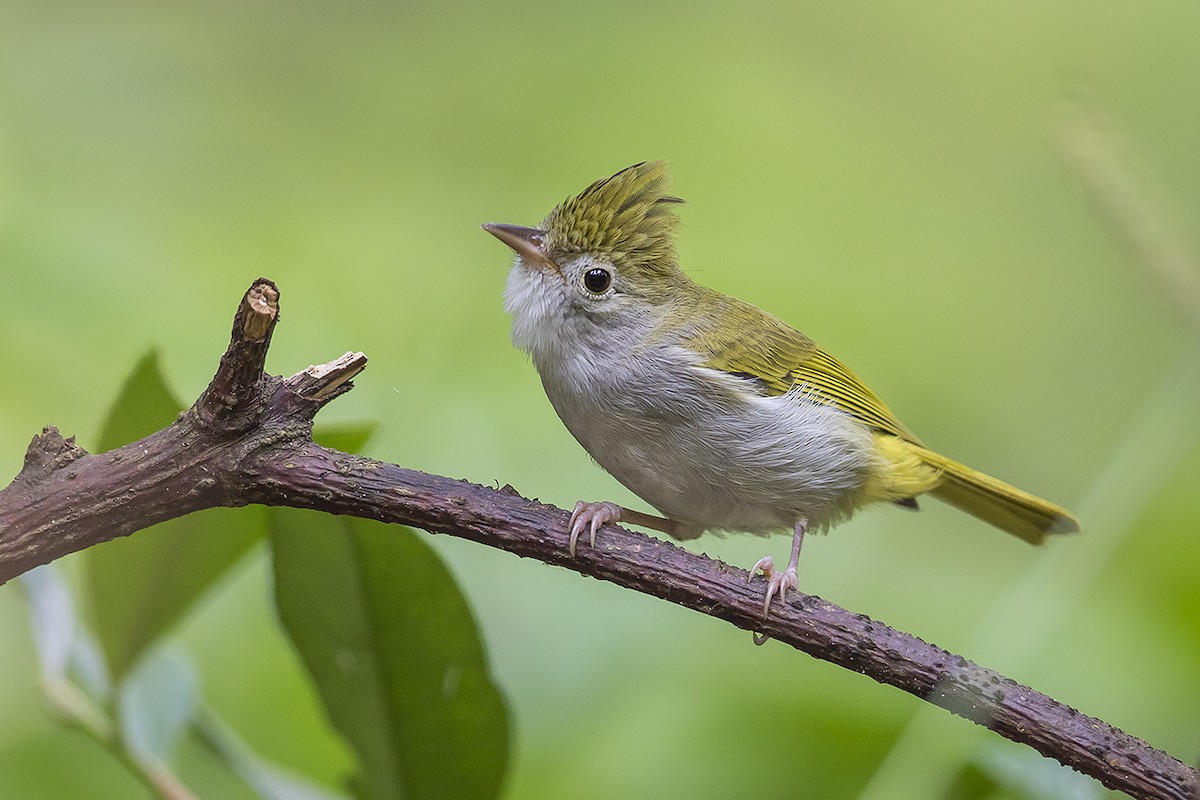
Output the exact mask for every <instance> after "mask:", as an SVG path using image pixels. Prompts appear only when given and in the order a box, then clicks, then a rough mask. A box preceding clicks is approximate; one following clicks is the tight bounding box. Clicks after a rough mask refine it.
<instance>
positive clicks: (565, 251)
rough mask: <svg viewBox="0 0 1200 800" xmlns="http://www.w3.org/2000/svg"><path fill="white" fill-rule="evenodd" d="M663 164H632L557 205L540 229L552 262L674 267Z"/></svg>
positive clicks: (670, 201)
mask: <svg viewBox="0 0 1200 800" xmlns="http://www.w3.org/2000/svg"><path fill="white" fill-rule="evenodd" d="M666 187H667V165H666V163H665V162H663V161H646V162H643V163H641V164H634V165H633V166H632V167H626V168H625V169H623V170H621V171H620V172H618V173H617V174H616V175H613V176H612V177H610V178H603V179H601V180H598V181H596V182H595V183H593V184H592V185H591V186H589V187H587V188H586V189H584V190H583V191H582V192H580V193H579V194H577V195H575V196H574V197H570V198H567V199H566V200H564V201H563V202H562V203H560V204H559V205H558V206H557V207H556V208H555V209H554V210H553V211H551V212H550V214H549V216H547V217H546V220H545V222H544V223H542V228H543V229H544V230H545V231H546V232H547V234H548V238H549V243H548V244H549V249H550V251H551V252H552V253H553V254H554V255H555V256H556V257H562V256H570V255H573V254H577V253H597V254H600V255H603V256H607V257H609V258H611V259H613V260H614V261H615V262H626V263H634V264H639V265H645V266H661V267H665V268H669V267H673V266H675V226H676V225H677V224H678V222H679V218H678V217H676V216H675V210H674V206H675V205H677V204H679V203H682V202H683V201H682V200H680V199H679V198H678V197H672V196H671V195H669V194H667V193H666V192H665V189H666Z"/></svg>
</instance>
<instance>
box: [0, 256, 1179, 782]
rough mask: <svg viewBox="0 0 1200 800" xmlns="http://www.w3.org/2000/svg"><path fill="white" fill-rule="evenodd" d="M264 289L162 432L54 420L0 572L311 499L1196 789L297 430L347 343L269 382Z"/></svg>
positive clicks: (997, 697) (748, 603) (514, 496)
mask: <svg viewBox="0 0 1200 800" xmlns="http://www.w3.org/2000/svg"><path fill="white" fill-rule="evenodd" d="M278 312H279V291H278V289H277V288H276V286H275V284H273V283H272V282H271V281H269V280H266V279H262V278H260V279H259V280H257V281H255V283H254V284H253V285H252V286H251V287H250V289H249V290H248V291H247V292H246V295H245V296H244V297H243V298H242V302H241V303H240V304H239V306H238V309H237V312H236V315H235V318H234V326H233V335H232V338H231V341H230V345H229V348H228V350H227V351H226V352H225V354H224V356H223V357H222V358H221V362H220V365H219V367H218V369H217V372H216V375H215V376H214V377H213V380H212V383H211V384H210V385H209V387H208V389H206V390H205V392H204V393H203V394H202V395H201V396H200V398H199V399H198V400H197V401H196V403H195V405H193V406H192V408H191V409H189V410H188V411H186V412H184V413H183V414H181V415H180V417H179V419H178V420H177V421H176V422H175V423H174V424H173V425H171V426H170V427H168V428H165V429H163V430H161V431H159V432H157V433H154V434H152V435H150V436H148V437H146V438H144V439H141V440H139V441H137V442H134V443H132V444H129V445H126V446H125V447H122V448H120V449H118V450H114V451H111V452H108V453H102V454H98V455H90V454H88V453H86V452H85V451H84V450H83V449H81V448H80V447H78V446H76V445H75V443H74V441H73V439H64V438H63V437H62V436H61V435H60V434H59V432H58V431H57V430H56V429H54V428H47V429H45V430H44V431H43V432H42V433H41V434H40V435H38V436H36V437H34V439H33V441H32V442H31V443H30V446H29V449H28V452H27V453H26V456H25V465H24V468H23V469H22V470H21V472H20V474H19V475H17V477H16V479H15V480H14V481H13V482H12V483H11V484H10V485H9V486H7V487H5V488H4V489H0V584H2V583H4V582H6V581H7V580H9V579H10V578H13V577H15V576H17V575H20V574H21V573H23V572H25V571H26V570H28V569H31V568H33V567H35V566H37V565H39V564H44V563H47V562H49V561H52V560H54V559H56V558H59V557H61V556H64V555H67V554H68V553H73V552H76V551H78V550H82V549H84V548H87V547H90V546H92V545H95V544H99V543H101V542H104V541H107V540H109V539H113V538H116V537H117V536H124V535H128V534H130V533H133V532H134V531H137V530H140V529H142V528H146V527H149V526H150V525H153V524H155V523H157V522H162V521H163V520H166V519H171V518H174V517H179V516H183V515H184V514H188V513H191V512H193V511H198V510H200V509H204V508H210V507H213V506H243V505H247V504H250V503H262V504H265V505H277V506H293V507H298V508H311V509H314V510H318V511H325V512H328V513H332V514H350V515H354V516H360V517H369V518H371V519H377V520H381V521H383V522H395V523H403V524H406V525H413V526H416V527H419V528H424V529H425V530H427V531H430V532H432V533H446V534H450V535H452V536H459V537H462V538H465V539H470V540H472V541H476V542H480V543H481V544H486V545H489V546H491V547H498V548H500V549H503V550H507V551H509V552H512V553H516V554H517V555H520V556H525V557H528V558H534V559H537V560H539V561H542V562H545V563H547V564H555V565H558V566H561V567H566V568H567V569H571V570H575V571H576V572H579V573H581V574H583V575H590V576H592V577H594V578H599V579H601V580H606V581H610V582H612V583H615V584H617V585H619V586H623V587H626V588H629V589H633V590H635V591H639V592H643V593H645V594H649V595H653V596H655V597H660V598H662V599H664V600H667V601H669V602H672V603H677V604H679V605H682V606H686V607H688V608H692V609H695V610H697V611H700V612H702V613H704V614H708V615H710V616H713V617H717V618H719V619H723V620H726V621H728V622H730V623H732V624H734V625H736V626H738V627H740V628H744V629H746V630H750V631H759V632H762V633H766V634H768V635H770V637H771V638H773V639H776V640H778V641H781V642H786V643H788V644H790V645H791V646H793V647H795V648H796V649H798V650H801V651H803V652H805V653H808V654H809V655H812V656H814V657H816V658H821V659H824V660H826V661H830V662H832V663H834V664H838V665H840V666H843V667H845V668H847V669H851V670H854V671H856V672H861V673H863V674H864V675H867V676H869V677H871V678H873V679H874V680H876V681H878V682H880V683H884V684H888V685H891V686H895V687H897V688H899V689H903V690H904V691H906V692H909V693H911V694H913V695H916V696H917V697H920V698H922V699H925V700H927V701H929V702H931V703H934V704H935V705H938V706H941V707H942V708H945V709H947V710H948V711H951V712H952V713H954V714H958V715H959V716H962V717H965V718H966V719H969V720H971V721H973V722H976V723H978V724H980V725H984V726H985V727H988V728H990V729H992V730H994V731H995V732H997V733H999V734H1000V735H1001V736H1004V737H1005V738H1008V739H1011V740H1013V741H1016V742H1022V743H1024V744H1028V745H1029V746H1031V747H1033V748H1034V749H1035V750H1037V751H1038V752H1040V753H1042V754H1043V755H1046V756H1049V757H1051V758H1054V759H1057V760H1058V761H1060V762H1061V763H1063V764H1066V765H1068V766H1070V767H1073V768H1075V769H1076V770H1079V771H1080V772H1082V773H1084V774H1087V775H1090V776H1092V777H1094V778H1096V779H1097V780H1099V781H1100V782H1101V783H1103V784H1104V785H1105V786H1108V787H1109V788H1112V789H1117V790H1120V791H1123V792H1126V793H1128V794H1130V795H1132V796H1133V797H1137V798H1156V799H1158V798H1161V799H1162V800H1195V799H1196V798H1200V778H1198V777H1197V772H1196V770H1194V769H1192V768H1191V767H1189V766H1187V765H1185V764H1183V763H1182V762H1180V761H1178V760H1177V759H1175V758H1173V757H1172V756H1170V755H1169V754H1167V753H1165V752H1163V751H1161V750H1157V749H1155V748H1153V747H1151V746H1150V745H1149V744H1147V743H1146V742H1144V741H1142V740H1140V739H1137V738H1135V737H1133V736H1130V735H1129V734H1127V733H1125V732H1123V731H1121V730H1119V729H1117V728H1114V727H1113V726H1111V725H1109V724H1107V723H1106V722H1104V721H1102V720H1099V719H1096V718H1094V717H1089V716H1087V715H1084V714H1082V713H1080V712H1078V711H1076V710H1075V709H1073V708H1070V707H1068V706H1065V705H1063V704H1061V703H1059V702H1057V701H1055V700H1053V699H1052V698H1050V697H1047V696H1046V695H1043V694H1041V693H1039V692H1036V691H1034V690H1033V689H1031V688H1029V687H1027V686H1023V685H1021V684H1018V683H1017V682H1016V681H1013V680H1012V679H1010V678H1006V677H1004V676H1003V675H1000V674H999V673H996V672H993V671H992V670H989V669H986V668H984V667H981V666H979V665H977V664H974V663H972V662H970V661H968V660H966V659H965V658H962V657H961V656H956V655H954V654H952V653H949V652H947V651H945V650H942V649H941V648H938V647H936V646H934V645H931V644H928V643H926V642H923V641H921V640H920V639H917V638H916V637H914V636H911V635H909V634H907V633H903V632H901V631H897V630H895V629H893V628H890V627H888V626H887V625H884V624H882V623H880V622H877V621H875V620H872V619H871V618H869V617H867V616H865V615H862V614H854V613H851V612H850V611H847V610H845V609H843V608H839V607H838V606H836V605H833V604H832V603H829V602H827V601H825V600H822V599H821V598H819V597H816V596H812V595H804V594H799V593H797V594H792V595H789V600H788V602H786V603H783V604H781V605H779V606H776V607H773V608H772V612H771V615H770V617H769V618H768V619H766V620H763V619H762V618H761V617H760V612H761V608H762V592H763V587H762V584H761V581H757V580H756V581H754V582H752V583H751V584H749V585H747V582H746V578H747V574H746V572H745V571H744V570H741V569H736V568H733V567H729V566H727V565H725V564H723V563H721V562H719V561H714V560H712V559H709V558H708V557H706V556H703V555H696V554H693V553H690V552H688V551H686V550H683V549H681V548H679V547H676V546H674V545H672V544H670V543H669V542H665V541H661V540H658V539H653V538H651V537H648V536H645V535H643V534H640V533H636V532H633V531H628V530H625V529H623V528H620V527H617V526H615V525H607V526H605V527H604V528H603V529H602V530H601V532H600V536H599V537H598V539H597V547H596V548H595V549H592V548H589V547H582V548H580V549H579V550H578V552H577V553H576V555H575V557H571V556H569V555H568V553H567V547H566V530H567V519H568V514H567V512H566V511H564V510H562V509H560V508H556V507H553V506H548V505H544V504H542V503H539V502H537V501H536V500H528V499H525V498H524V497H521V496H520V495H519V494H518V493H517V492H516V490H514V489H513V488H512V487H511V486H505V487H503V488H502V489H498V490H497V489H490V488H486V487H483V486H478V485H475V484H471V483H467V482H465V481H458V480H453V479H450V478H444V477H440V476H437V475H429V474H426V473H422V472H416V471H413V470H408V469H404V468H403V467H400V466H397V465H395V464H388V463H385V462H381V461H375V460H373V459H369V458H363V457H360V456H354V455H350V454H347V453H342V452H339V451H337V450H330V449H328V448H325V447H321V446H320V445H317V444H315V443H314V442H313V441H312V438H311V434H312V421H313V417H314V416H315V415H316V413H317V412H318V411H319V410H320V409H321V407H322V406H324V405H325V404H326V403H328V402H329V401H330V400H332V399H334V398H335V397H337V396H338V395H340V394H342V393H344V392H346V391H349V390H350V389H351V388H352V385H353V384H352V383H351V382H350V379H351V378H353V377H354V376H355V375H356V374H357V373H358V372H360V371H361V370H362V369H363V368H364V367H365V365H366V357H365V356H363V355H362V354H361V353H348V354H346V355H345V356H343V357H342V358H340V359H337V360H335V361H333V362H330V363H329V364H325V365H322V366H318V367H310V368H309V369H307V370H305V371H304V372H301V373H298V374H297V375H294V376H292V377H290V378H287V379H286V380H285V379H283V378H280V377H278V376H270V375H266V374H265V373H264V372H263V364H264V361H265V358H266V353H267V348H268V347H269V345H270V340H271V334H272V332H273V331H274V328H275V324H276V322H277V321H278V315H279V314H278Z"/></svg>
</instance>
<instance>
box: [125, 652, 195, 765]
mask: <svg viewBox="0 0 1200 800" xmlns="http://www.w3.org/2000/svg"><path fill="white" fill-rule="evenodd" d="M117 707H118V712H119V713H118V719H119V720H120V722H121V738H122V740H123V741H124V743H125V747H126V748H128V749H129V750H130V751H131V752H133V753H136V754H137V755H139V756H142V757H143V758H150V759H155V760H157V761H161V762H163V763H167V762H169V761H170V760H171V756H172V755H173V753H174V751H175V745H176V744H177V743H178V741H179V737H180V736H181V735H182V734H183V732H184V731H185V730H187V729H188V727H189V726H190V725H191V723H192V722H193V721H194V720H195V719H196V714H197V712H198V710H199V708H200V686H199V682H198V681H197V678H196V670H195V668H194V667H193V666H192V662H191V659H189V658H188V657H187V656H186V655H185V654H184V653H183V652H182V651H180V650H178V649H175V648H168V647H158V648H155V649H154V651H153V652H152V653H151V654H150V655H149V657H147V658H144V659H142V661H141V662H140V663H139V664H138V667H137V669H135V670H134V671H133V672H131V673H130V674H129V677H128V678H126V679H125V680H124V681H123V682H122V683H121V685H120V687H119V690H118V695H117Z"/></svg>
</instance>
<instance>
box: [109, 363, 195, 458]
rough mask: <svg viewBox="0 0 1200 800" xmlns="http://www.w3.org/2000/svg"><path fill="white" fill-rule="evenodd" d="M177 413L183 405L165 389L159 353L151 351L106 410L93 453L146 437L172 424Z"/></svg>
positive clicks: (135, 366) (137, 365) (130, 375)
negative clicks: (106, 414)
mask: <svg viewBox="0 0 1200 800" xmlns="http://www.w3.org/2000/svg"><path fill="white" fill-rule="evenodd" d="M180 411H183V403H181V402H179V400H178V399H177V398H176V397H175V395H174V394H172V393H171V390H170V389H168V388H167V384H166V381H165V380H164V379H163V376H162V369H161V368H160V367H159V364H158V351H157V350H155V349H153V348H151V349H150V351H149V352H147V353H146V355H144V356H142V357H141V358H139V359H138V362H137V364H135V365H134V367H133V372H131V373H129V377H128V378H126V379H125V385H124V386H122V387H121V393H120V394H118V395H117V399H116V400H114V401H113V404H112V407H111V408H110V409H109V410H108V416H107V417H106V418H105V420H104V427H103V429H102V432H101V434H100V440H99V441H98V442H97V443H96V452H97V453H106V452H108V451H109V450H115V449H117V448H118V447H122V446H124V445H127V444H129V443H130V442H136V441H137V440H138V439H141V438H142V437H144V436H149V435H150V434H152V433H154V432H155V431H157V430H160V429H162V428H165V427H167V426H168V425H170V424H171V423H172V422H174V421H175V418H176V417H177V416H179V412H180Z"/></svg>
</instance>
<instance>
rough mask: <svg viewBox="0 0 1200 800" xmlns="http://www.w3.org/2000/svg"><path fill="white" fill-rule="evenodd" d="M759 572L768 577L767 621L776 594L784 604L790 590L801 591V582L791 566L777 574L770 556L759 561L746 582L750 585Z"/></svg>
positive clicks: (764, 608)
mask: <svg viewBox="0 0 1200 800" xmlns="http://www.w3.org/2000/svg"><path fill="white" fill-rule="evenodd" d="M759 572H761V573H762V574H763V575H765V576H766V577H767V598H766V600H764V601H763V619H766V618H767V614H768V613H769V612H770V611H771V598H772V597H774V596H775V594H776V592H778V593H779V602H780V603H782V602H783V601H784V599H785V596H786V595H787V590H788V589H796V590H797V591H799V589H800V581H799V578H798V577H797V575H796V568H795V567H794V566H791V565H789V566H788V568H787V569H785V570H784V571H783V572H776V570H775V560H774V559H773V558H771V557H770V556H763V557H762V558H760V559H759V560H758V562H757V563H756V564H755V565H754V567H753V568H752V569H751V570H750V577H749V578H747V579H746V582H747V583H749V582H750V578H753V577H754V576H755V575H756V574H757V573H759ZM764 641H765V640H764Z"/></svg>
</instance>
